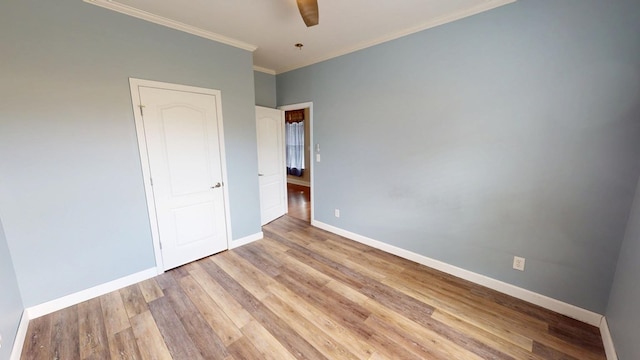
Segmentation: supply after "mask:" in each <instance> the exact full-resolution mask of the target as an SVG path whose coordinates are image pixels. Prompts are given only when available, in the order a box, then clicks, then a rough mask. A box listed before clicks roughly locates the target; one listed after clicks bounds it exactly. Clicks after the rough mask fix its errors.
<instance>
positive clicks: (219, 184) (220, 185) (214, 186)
mask: <svg viewBox="0 0 640 360" xmlns="http://www.w3.org/2000/svg"><path fill="white" fill-rule="evenodd" d="M219 187H222V184H221V183H217V184H215V185H213V186H212V187H211V188H212V189H215V188H219Z"/></svg>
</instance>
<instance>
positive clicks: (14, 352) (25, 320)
mask: <svg viewBox="0 0 640 360" xmlns="http://www.w3.org/2000/svg"><path fill="white" fill-rule="evenodd" d="M29 320H30V319H29V314H28V313H27V311H26V310H25V311H23V312H22V317H21V318H20V325H18V331H17V332H16V339H15V340H14V341H13V348H12V349H11V356H10V357H9V359H10V360H20V358H21V357H22V348H23V347H24V341H25V339H26V338H27V329H28V328H29Z"/></svg>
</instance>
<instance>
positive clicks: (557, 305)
mask: <svg viewBox="0 0 640 360" xmlns="http://www.w3.org/2000/svg"><path fill="white" fill-rule="evenodd" d="M311 225H313V226H315V227H318V228H320V229H323V230H326V231H329V232H331V233H334V234H337V235H340V236H344V237H346V238H348V239H351V240H354V241H357V242H359V243H362V244H365V245H369V246H371V247H374V248H376V249H379V250H382V251H385V252H388V253H390V254H394V255H397V256H400V257H402V258H405V259H407V260H411V261H414V262H417V263H419V264H422V265H425V266H428V267H430V268H433V269H436V270H440V271H442V272H445V273H447V274H450V275H453V276H456V277H459V278H462V279H464V280H468V281H471V282H473V283H475V284H478V285H482V286H485V287H488V288H490V289H493V290H496V291H499V292H501V293H503V294H507V295H510V296H513V297H515V298H518V299H520V300H524V301H527V302H530V303H532V304H535V305H538V306H541V307H543V308H545V309H548V310H551V311H555V312H557V313H559V314H562V315H565V316H568V317H570V318H573V319H576V320H579V321H582V322H584V323H587V324H589V325H593V326H600V323H601V320H602V318H603V316H602V315H600V314H597V313H594V312H592V311H589V310H586V309H582V308H580V307H577V306H575V305H571V304H568V303H565V302H563V301H560V300H556V299H553V298H550V297H548V296H545V295H542V294H538V293H535V292H533V291H530V290H527V289H523V288H521V287H518V286H515V285H511V284H508V283H505V282H503V281H500V280H496V279H493V278H490V277H488V276H485V275H481V274H478V273H474V272H472V271H469V270H465V269H462V268H459V267H457V266H453V265H449V264H447V263H445V262H442V261H439V260H435V259H431V258H429V257H426V256H424V255H420V254H416V253H414V252H411V251H409V250H405V249H402V248H399V247H396V246H393V245H389V244H387V243H384V242H381V241H378V240H374V239H371V238H368V237H366V236H362V235H359V234H356V233H353V232H350V231H348V230H344V229H341V228H338V227H335V226H333V225H329V224H325V223H323V222H320V221H317V220H312V221H311Z"/></svg>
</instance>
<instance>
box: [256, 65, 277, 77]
mask: <svg viewBox="0 0 640 360" xmlns="http://www.w3.org/2000/svg"><path fill="white" fill-rule="evenodd" d="M253 70H254V71H259V72H263V73H265V74H269V75H275V74H276V71H275V70H271V69H267V68H265V67H262V66H257V65H253Z"/></svg>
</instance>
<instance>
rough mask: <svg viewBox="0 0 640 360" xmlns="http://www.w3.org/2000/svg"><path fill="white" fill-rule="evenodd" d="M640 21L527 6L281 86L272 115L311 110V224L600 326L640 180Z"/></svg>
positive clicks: (586, 0) (582, 0)
mask: <svg viewBox="0 0 640 360" xmlns="http://www.w3.org/2000/svg"><path fill="white" fill-rule="evenodd" d="M639 11H640V2H638V1H635V0H617V1H601V0H565V1H556V0H519V1H518V2H516V3H513V4H510V5H507V6H503V7H500V8H498V9H495V10H492V11H489V12H486V13H482V14H479V15H476V16H472V17H469V18H466V19H463V20H460V21H456V22H454V23H451V24H447V25H444V26H439V27H436V28H433V29H429V30H426V31H423V32H420V33H416V34H413V35H410V36H407V37H404V38H401V39H397V40H394V41H391V42H388V43H385V44H381V45H378V46H375V47H372V48H368V49H365V50H362V51H358V52H355V53H352V54H349V55H345V56H342V57H339V58H335V59H332V60H328V61H325V62H322V63H319V64H315V65H312V66H308V67H305V68H302V69H298V70H294V71H291V72H288V73H284V74H280V75H278V76H277V96H278V105H285V104H291V103H300V102H305V101H313V104H314V114H313V116H314V129H313V131H314V142H316V143H319V144H320V148H321V155H322V162H320V163H316V164H315V168H314V169H315V173H314V180H315V183H314V184H315V199H316V200H315V203H314V208H315V217H316V220H318V221H321V222H324V223H328V224H330V225H334V226H337V227H339V228H343V229H346V230H349V231H352V232H355V233H358V234H361V235H364V236H368V237H370V238H374V239H377V240H380V241H383V242H386V243H389V244H392V245H395V246H398V247H400V248H404V249H407V250H410V251H413V252H416V253H419V254H423V255H426V256H428V257H431V258H435V259H438V260H441V261H444V262H446V263H449V264H452V265H455V266H459V267H462V268H465V269H468V270H470V271H474V272H477V273H480V274H484V275H487V276H489V277H491V278H495V279H499V280H502V281H505V282H508V283H511V284H514V285H517V286H520V287H523V288H526V289H529V290H532V291H534V292H537V293H541V294H545V295H547V296H550V297H553V298H556V299H559V300H562V301H565V302H568V303H571V304H574V305H577V306H580V307H583V308H586V309H589V310H592V311H596V312H598V313H604V311H605V308H606V305H607V300H608V294H609V290H610V286H611V283H612V279H613V275H614V272H615V267H616V259H617V257H618V252H619V249H620V244H621V242H622V239H623V236H624V231H625V224H626V220H627V216H628V213H629V209H630V207H631V203H632V199H633V194H634V191H635V186H636V181H637V179H638V174H639V172H640V162H639V161H638V154H639V153H640V74H639V71H640V21H638V14H639ZM335 208H338V209H340V210H341V217H340V218H335V217H334V216H333V212H334V211H333V210H334V209H335ZM514 255H519V256H524V257H525V258H526V259H527V262H526V271H525V272H519V271H515V270H512V269H511V265H512V259H513V256H514Z"/></svg>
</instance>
